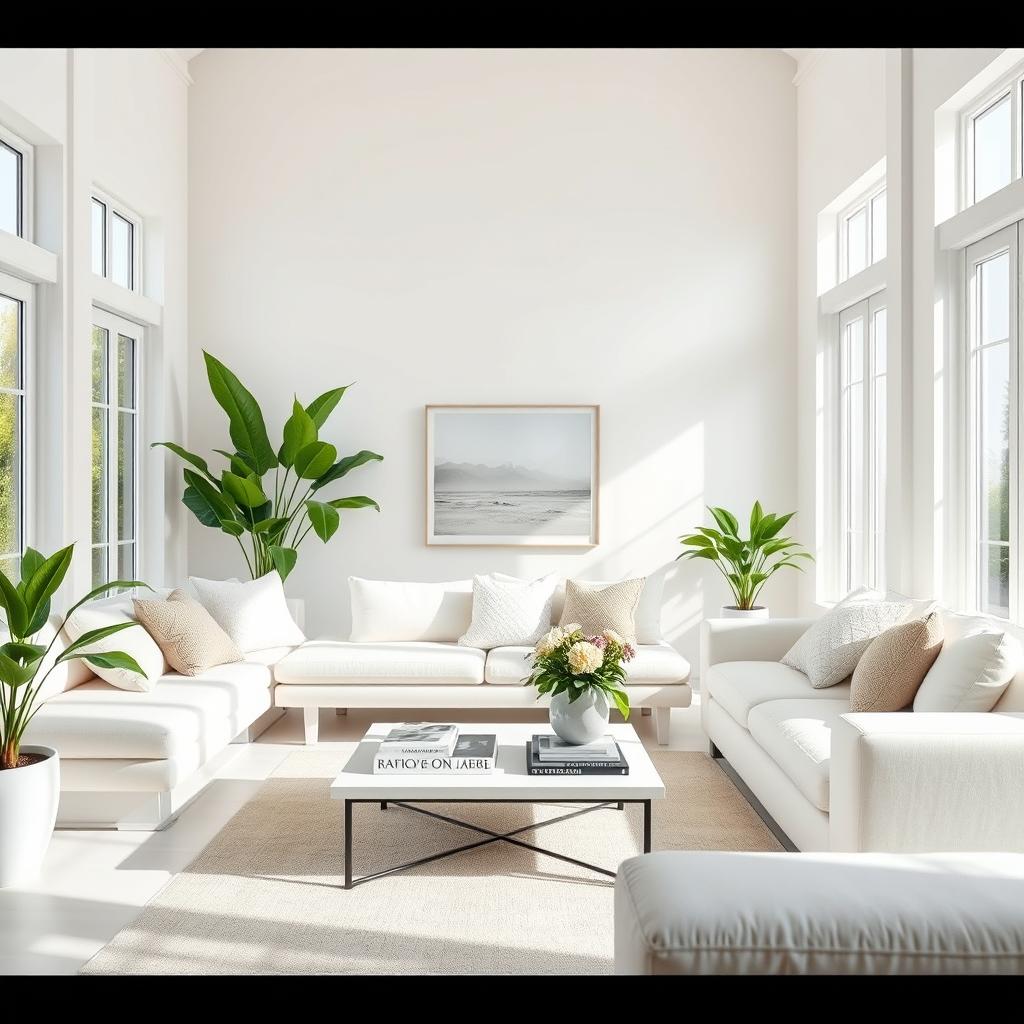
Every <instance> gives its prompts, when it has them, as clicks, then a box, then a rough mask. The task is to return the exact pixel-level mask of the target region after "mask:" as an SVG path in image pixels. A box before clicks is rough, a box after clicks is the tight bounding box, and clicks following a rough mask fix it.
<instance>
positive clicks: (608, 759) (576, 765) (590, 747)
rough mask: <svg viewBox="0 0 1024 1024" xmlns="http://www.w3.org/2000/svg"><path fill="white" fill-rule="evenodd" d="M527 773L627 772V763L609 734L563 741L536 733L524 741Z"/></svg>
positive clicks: (597, 773) (606, 773)
mask: <svg viewBox="0 0 1024 1024" xmlns="http://www.w3.org/2000/svg"><path fill="white" fill-rule="evenodd" d="M526 771H527V774H528V775H628V774H629V762H628V761H627V760H626V759H625V757H623V755H622V751H621V750H620V749H619V745H618V743H616V742H615V740H614V739H613V738H612V737H611V736H602V737H601V738H600V739H599V740H594V742H593V743H582V744H572V743H566V742H565V741H564V740H561V739H559V738H558V737H557V736H552V735H537V734H535V735H534V736H533V738H532V739H531V740H530V742H529V743H527V744H526Z"/></svg>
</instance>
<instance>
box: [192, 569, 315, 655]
mask: <svg viewBox="0 0 1024 1024" xmlns="http://www.w3.org/2000/svg"><path fill="white" fill-rule="evenodd" d="M189 582H190V583H191V584H192V586H193V587H194V588H195V592H196V594H197V595H198V596H199V601H200V603H201V604H202V605H203V607H204V608H205V609H206V610H207V611H208V612H209V613H210V614H211V615H212V616H213V617H214V619H215V620H216V621H217V623H218V624H219V625H220V628H221V629H223V630H224V632H225V633H227V635H228V636H229V637H231V639H232V640H233V641H234V643H235V646H236V647H237V648H238V649H239V650H240V651H241V652H242V653H243V654H248V653H249V652H250V651H262V650H265V649H266V648H267V647H296V646H298V645H299V644H301V643H304V642H305V640H306V638H305V636H303V633H302V630H301V629H299V627H298V626H296V625H295V620H294V619H293V618H292V616H291V613H290V612H289V611H288V604H287V602H286V601H285V596H284V586H283V585H282V583H281V577H280V576H279V575H278V574H277V573H276V572H271V573H267V575H266V576H261V577H260V578H259V579H258V580H246V581H245V582H244V583H240V582H238V581H237V580H204V579H203V578H202V577H200V576H189Z"/></svg>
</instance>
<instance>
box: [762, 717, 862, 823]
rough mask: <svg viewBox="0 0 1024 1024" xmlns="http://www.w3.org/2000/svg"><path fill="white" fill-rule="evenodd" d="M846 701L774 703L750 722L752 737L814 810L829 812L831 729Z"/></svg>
mask: <svg viewBox="0 0 1024 1024" xmlns="http://www.w3.org/2000/svg"><path fill="white" fill-rule="evenodd" d="M849 710H850V704H849V701H847V700H822V699H820V698H818V699H817V700H772V701H768V702H767V703H765V704H758V705H757V707H756V708H753V709H752V710H751V712H750V715H749V717H748V719H747V722H748V727H749V729H750V735H751V736H752V737H753V738H754V739H755V740H756V741H757V743H758V744H759V745H760V747H761V749H762V750H764V752H765V753H766V754H768V756H769V757H771V759H772V760H773V761H774V762H775V763H776V764H777V765H778V766H779V767H780V768H781V769H782V770H783V771H784V772H785V773H786V775H787V776H789V779H790V780H791V781H792V783H793V785H795V786H796V788H797V789H799V790H800V792H801V793H803V795H804V796H805V797H807V799H808V800H810V802H811V803H812V804H814V806H815V807H817V808H818V809H819V810H821V811H826V812H827V811H828V773H829V763H830V757H831V752H832V728H833V726H834V725H835V724H836V722H838V721H839V716H840V715H845V714H846V713H847V712H848V711H849Z"/></svg>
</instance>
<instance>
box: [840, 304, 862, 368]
mask: <svg viewBox="0 0 1024 1024" xmlns="http://www.w3.org/2000/svg"><path fill="white" fill-rule="evenodd" d="M844 347H845V351H844V353H843V383H845V384H855V383H856V382H857V381H859V380H861V379H862V378H863V376H864V321H863V320H861V319H860V318H859V317H858V318H857V319H856V320H851V321H850V322H849V323H848V324H847V325H846V345H845V346H844Z"/></svg>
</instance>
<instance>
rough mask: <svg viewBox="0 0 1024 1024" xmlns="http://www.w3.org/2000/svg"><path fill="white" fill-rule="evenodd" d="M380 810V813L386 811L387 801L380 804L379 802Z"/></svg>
mask: <svg viewBox="0 0 1024 1024" xmlns="http://www.w3.org/2000/svg"><path fill="white" fill-rule="evenodd" d="M380 809H381V810H382V811H386V810H387V809H388V802H387V800H381V802H380Z"/></svg>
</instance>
